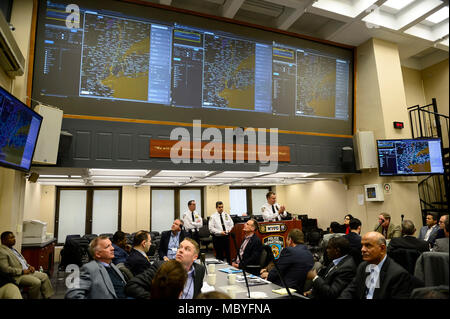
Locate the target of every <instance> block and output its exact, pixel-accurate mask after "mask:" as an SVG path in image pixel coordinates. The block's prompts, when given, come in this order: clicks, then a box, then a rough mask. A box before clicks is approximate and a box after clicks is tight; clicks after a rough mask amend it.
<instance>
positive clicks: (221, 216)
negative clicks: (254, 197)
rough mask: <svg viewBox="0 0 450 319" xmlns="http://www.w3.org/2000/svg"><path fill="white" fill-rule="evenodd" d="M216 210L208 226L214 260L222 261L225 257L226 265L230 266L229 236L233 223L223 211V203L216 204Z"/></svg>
mask: <svg viewBox="0 0 450 319" xmlns="http://www.w3.org/2000/svg"><path fill="white" fill-rule="evenodd" d="M216 210H217V212H215V213H214V214H212V216H211V217H210V218H209V225H208V226H209V231H210V233H211V234H212V236H213V245H214V249H215V250H216V258H217V259H219V260H222V261H223V260H224V257H226V258H227V261H228V263H229V264H230V265H231V260H230V235H229V234H230V231H231V229H232V228H233V227H234V223H233V220H232V219H231V216H230V214H228V213H225V212H224V211H223V203H222V202H221V201H218V202H216Z"/></svg>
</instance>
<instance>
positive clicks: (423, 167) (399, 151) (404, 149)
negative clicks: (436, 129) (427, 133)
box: [377, 138, 444, 176]
mask: <svg viewBox="0 0 450 319" xmlns="http://www.w3.org/2000/svg"><path fill="white" fill-rule="evenodd" d="M377 147H378V163H379V168H380V169H379V174H380V176H392V175H429V174H443V173H444V165H443V162H442V152H441V140H440V139H439V138H430V139H404V140H378V141H377Z"/></svg>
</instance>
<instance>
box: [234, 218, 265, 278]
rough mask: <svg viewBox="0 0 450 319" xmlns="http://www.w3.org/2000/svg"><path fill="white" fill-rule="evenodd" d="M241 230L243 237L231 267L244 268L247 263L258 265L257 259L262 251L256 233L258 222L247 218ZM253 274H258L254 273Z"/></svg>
mask: <svg viewBox="0 0 450 319" xmlns="http://www.w3.org/2000/svg"><path fill="white" fill-rule="evenodd" d="M242 230H243V232H244V235H245V238H244V241H243V242H242V244H241V246H240V248H239V251H238V252H237V253H238V255H239V256H237V257H236V259H235V260H233V261H232V262H231V265H232V266H233V267H236V268H240V269H243V268H245V267H246V266H247V265H259V259H260V257H261V252H262V243H261V240H260V239H259V238H258V236H257V235H256V231H257V230H258V222H257V221H256V220H254V219H249V220H248V221H247V222H246V223H245V225H244V228H243V229H242ZM250 272H251V271H250ZM254 275H259V274H258V273H254Z"/></svg>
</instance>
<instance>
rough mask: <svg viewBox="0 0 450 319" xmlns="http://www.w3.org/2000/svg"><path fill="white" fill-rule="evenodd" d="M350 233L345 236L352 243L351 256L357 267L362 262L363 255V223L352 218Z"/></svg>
mask: <svg viewBox="0 0 450 319" xmlns="http://www.w3.org/2000/svg"><path fill="white" fill-rule="evenodd" d="M349 226H350V232H349V233H348V234H347V235H345V236H344V238H345V239H347V240H348V242H349V243H350V252H349V254H350V255H351V256H352V257H353V260H354V261H355V264H356V266H358V265H359V264H360V263H361V262H362V255H361V247H362V245H361V236H360V235H359V234H361V221H360V220H359V219H358V218H352V219H351V220H350V223H349Z"/></svg>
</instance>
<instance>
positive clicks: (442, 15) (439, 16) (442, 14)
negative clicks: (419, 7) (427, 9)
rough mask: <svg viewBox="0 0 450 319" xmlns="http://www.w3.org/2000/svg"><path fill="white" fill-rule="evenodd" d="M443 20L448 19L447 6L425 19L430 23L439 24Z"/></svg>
mask: <svg viewBox="0 0 450 319" xmlns="http://www.w3.org/2000/svg"><path fill="white" fill-rule="evenodd" d="M445 19H448V6H446V7H443V8H441V9H439V10H438V11H436V12H435V13H433V14H432V15H430V16H429V17H427V18H426V19H425V20H427V21H429V22H432V23H439V22H442V21H444V20H445Z"/></svg>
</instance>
